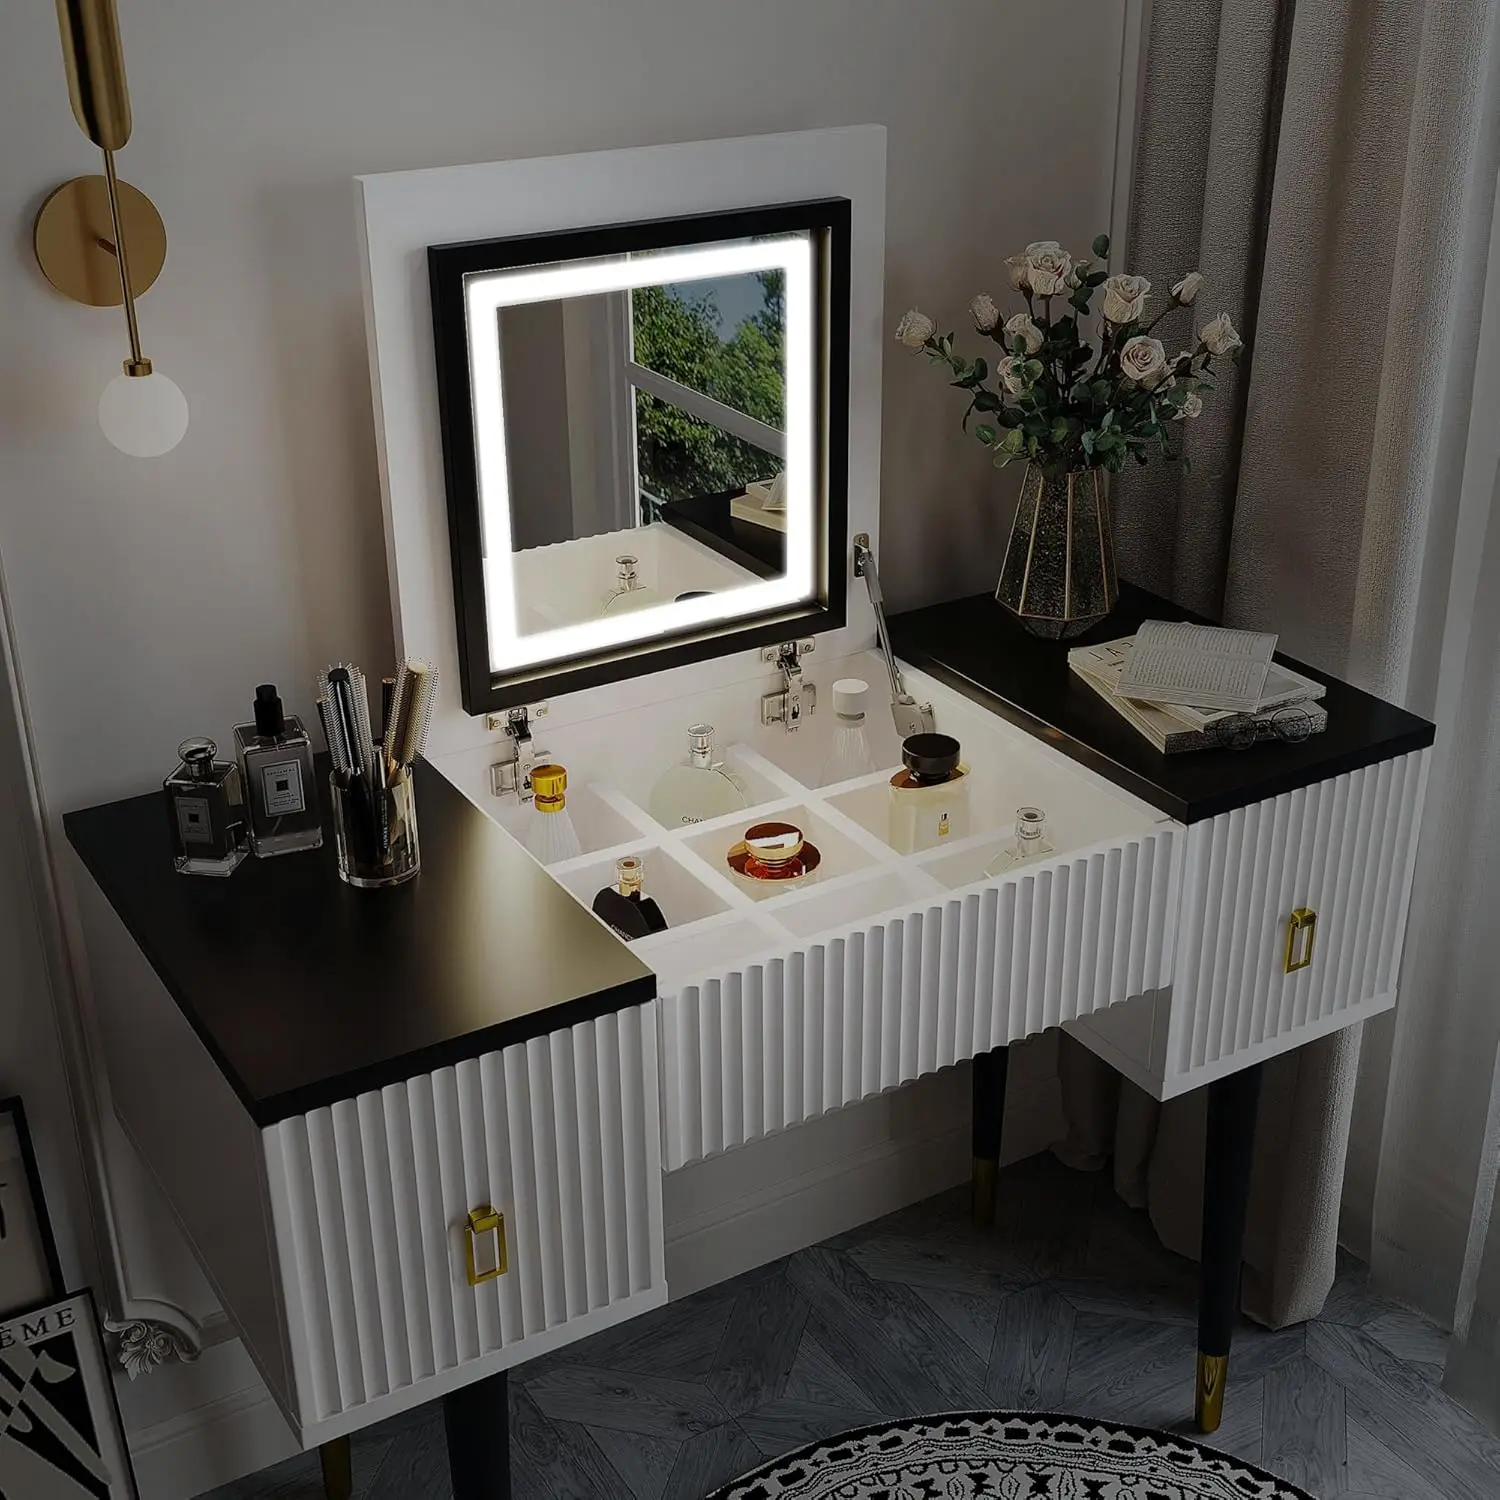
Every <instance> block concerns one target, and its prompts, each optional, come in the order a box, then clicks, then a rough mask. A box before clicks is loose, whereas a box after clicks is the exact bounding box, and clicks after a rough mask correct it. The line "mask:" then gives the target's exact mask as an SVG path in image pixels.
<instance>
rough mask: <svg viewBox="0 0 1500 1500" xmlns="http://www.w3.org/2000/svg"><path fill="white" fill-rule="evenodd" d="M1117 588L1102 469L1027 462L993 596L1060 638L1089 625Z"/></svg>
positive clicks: (1038, 629)
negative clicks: (1050, 466)
mask: <svg viewBox="0 0 1500 1500" xmlns="http://www.w3.org/2000/svg"><path fill="white" fill-rule="evenodd" d="M1119 594H1120V589H1119V584H1118V583H1117V582H1116V580H1115V547H1114V539H1113V537H1112V536H1111V534H1110V527H1109V502H1108V499H1107V498H1106V496H1105V490H1104V477H1103V475H1102V473H1101V472H1100V471H1099V470H1098V469H1075V470H1073V471H1072V472H1071V473H1069V472H1064V471H1062V470H1048V469H1044V468H1042V467H1041V465H1039V464H1028V465H1027V468H1026V475H1025V477H1024V478H1023V479H1022V481H1021V499H1020V503H1019V504H1018V505H1017V506H1016V519H1015V521H1014V523H1013V524H1012V526H1011V531H1010V541H1009V543H1008V544H1007V545H1006V548H1005V561H1004V562H1003V563H1002V564H1001V566H1000V584H999V586H998V587H997V588H996V590H995V598H996V600H997V601H998V602H999V603H1001V604H1003V605H1004V606H1005V607H1006V609H1008V610H1009V611H1010V612H1011V613H1012V614H1013V615H1015V616H1016V618H1017V619H1018V620H1020V622H1021V623H1022V624H1023V625H1024V626H1025V627H1026V628H1027V630H1029V631H1031V633H1032V634H1033V635H1039V636H1044V637H1046V638H1047V639H1048V640H1053V641H1060V640H1065V639H1067V638H1068V637H1070V636H1075V635H1082V634H1083V632H1084V631H1085V630H1088V629H1089V628H1090V627H1091V626H1094V625H1097V624H1098V623H1099V621H1100V620H1102V619H1103V618H1104V617H1105V616H1106V615H1107V614H1108V613H1109V612H1110V611H1111V610H1112V609H1113V608H1114V607H1115V603H1116V601H1117V600H1118V598H1119Z"/></svg>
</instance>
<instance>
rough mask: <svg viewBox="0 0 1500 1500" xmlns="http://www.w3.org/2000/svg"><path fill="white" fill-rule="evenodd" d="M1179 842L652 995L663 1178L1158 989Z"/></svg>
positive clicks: (846, 932)
mask: <svg viewBox="0 0 1500 1500" xmlns="http://www.w3.org/2000/svg"><path fill="white" fill-rule="evenodd" d="M1180 838H1181V830H1180V829H1177V828H1175V826H1174V825H1170V824H1166V825H1161V826H1159V827H1158V828H1157V829H1156V830H1155V831H1154V832H1151V833H1147V834H1142V835H1140V836H1138V837H1135V838H1126V839H1120V840H1118V841H1116V842H1114V843H1111V844H1110V845H1109V846H1107V847H1104V848H1098V849H1095V850H1093V851H1090V852H1087V853H1085V854H1080V855H1078V856H1076V857H1073V858H1060V859H1054V860H1051V861H1047V862H1045V863H1043V864H1041V865H1038V866H1036V867H1032V868H1028V869H1027V871H1026V873H1024V874H1016V875H1011V876H1009V877H1006V878H1003V879H996V880H983V881H979V882H976V883H972V884H970V885H969V886H967V887H966V888H965V889H963V890H961V891H959V892H956V893H955V894H953V895H951V896H948V897H947V898H945V899H938V900H931V901H926V902H919V903H911V902H908V903H906V907H905V909H904V910H903V909H898V910H895V911H893V912H891V913H890V914H889V915H884V916H882V917H880V918H879V919H878V920H876V921H873V922H868V923H864V924H857V925H850V926H847V927H845V928H844V929H843V930H840V931H837V932H832V933H829V934H826V935H824V936H822V937H820V938H818V939H816V940H814V941H809V942H807V943H805V944H800V945H792V946H789V947H788V948H787V949H786V951H784V952H778V953H775V954H773V955H769V956H767V957H765V958H763V959H761V960H760V961H757V962H750V963H746V964H744V965H742V966H740V967H737V968H734V969H731V970H729V971H728V972H726V973H723V974H720V975H717V976H715V977H713V978H708V979H704V980H702V981H700V982H697V983H692V984H688V985H686V986H684V987H683V988H681V989H680V990H678V991H677V992H676V993H674V994H669V995H666V996H664V997H663V998H662V1000H661V1001H660V1007H661V1018H662V1059H663V1100H662V1106H663V1131H664V1154H665V1165H666V1167H667V1170H669V1171H670V1170H673V1169H675V1168H677V1167H680V1166H683V1165H685V1164H686V1163H688V1162H691V1161H695V1160H697V1159H699V1158H701V1157H705V1156H712V1155H714V1154H716V1153H718V1152H721V1151H725V1150H728V1149H729V1148H730V1147H733V1146H740V1145H744V1144H745V1143H746V1142H747V1141H751V1140H755V1139H756V1138H757V1137H759V1136H763V1135H767V1134H769V1133H771V1132H773V1131H777V1130H782V1129H785V1128H786V1127H787V1126H790V1125H798V1124H801V1123H803V1122H804V1121H807V1120H811V1119H815V1118H816V1117H817V1116H819V1115H821V1114H824V1113H826V1112H827V1111H828V1110H831V1109H837V1108H839V1107H840V1106H842V1105H845V1104H852V1103H854V1102H856V1101H857V1100H860V1099H865V1098H868V1097H869V1096H871V1095H872V1094H878V1093H882V1092H884V1091H885V1090H887V1089H893V1088H896V1087H899V1086H900V1085H901V1084H904V1083H909V1082H910V1081H911V1080H912V1079H914V1078H918V1077H920V1076H922V1075H923V1074H925V1073H932V1072H935V1071H937V1070H938V1069H939V1068H945V1067H948V1066H950V1065H951V1064H953V1063H956V1062H960V1061H962V1060H964V1059H966V1058H969V1057H972V1056H973V1055H974V1054H975V1053H976V1052H983V1051H987V1050H988V1049H990V1048H992V1047H997V1046H1000V1045H1001V1044H1003V1043H1007V1042H1013V1041H1019V1040H1020V1039H1021V1038H1022V1037H1025V1036H1029V1035H1031V1034H1032V1033H1033V1032H1037V1031H1041V1030H1044V1029H1045V1028H1047V1027H1049V1026H1056V1025H1058V1024H1060V1023H1061V1022H1064V1021H1068V1020H1072V1019H1073V1018H1075V1017H1077V1016H1080V1015H1084V1014H1087V1013H1089V1012H1091V1011H1094V1010H1097V1009H1100V1008H1102V1007H1104V1006H1108V1005H1113V1004H1115V1003H1116V1002H1118V1001H1122V1000H1124V999H1125V998H1126V997H1127V996H1129V995H1135V994H1140V993H1141V992H1143V991H1145V990H1150V989H1152V988H1154V987H1155V986H1157V985H1159V984H1161V983H1163V982H1164V978H1165V974H1166V972H1167V967H1168V965H1169V964H1170V962H1171V928H1172V914H1173V912H1174V910H1175V905H1176V872H1175V867H1174V848H1175V847H1176V845H1177V843H1178V841H1179V840H1180ZM955 878H956V877H955ZM895 889H896V888H895V887H894V885H893V883H892V882H886V883H884V884H883V885H881V886H879V887H877V888H875V889H873V890H871V892H870V893H869V896H868V899H869V900H870V901H872V902H874V901H879V900H880V899H881V898H882V893H883V894H884V895H885V896H886V897H887V904H888V905H889V904H890V902H889V899H888V898H889V896H890V895H891V894H893V893H894V890H895Z"/></svg>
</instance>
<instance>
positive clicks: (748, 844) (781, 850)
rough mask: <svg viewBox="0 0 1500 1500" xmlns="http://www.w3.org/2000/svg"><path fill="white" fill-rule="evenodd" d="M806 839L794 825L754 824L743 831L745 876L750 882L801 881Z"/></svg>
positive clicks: (803, 871)
mask: <svg viewBox="0 0 1500 1500" xmlns="http://www.w3.org/2000/svg"><path fill="white" fill-rule="evenodd" d="M806 847H807V840H806V839H805V838H803V836H802V830H801V829H800V828H798V827H797V826H796V825H795V824H794V823H757V824H756V825H755V827H754V828H747V829H746V830H745V867H744V872H743V873H744V874H745V875H746V876H748V877H749V878H750V879H751V880H801V879H802V877H803V876H804V875H806V874H807V863H806V861H805V860H804V859H803V857H802V852H803V850H804V849H805V848H806Z"/></svg>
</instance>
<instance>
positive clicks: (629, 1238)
mask: <svg viewBox="0 0 1500 1500" xmlns="http://www.w3.org/2000/svg"><path fill="white" fill-rule="evenodd" d="M656 1024H657V1023H656V1016H655V1006H654V1005H646V1006H641V1007H637V1008H633V1009H629V1010H624V1011H621V1012H619V1013H618V1014H615V1015H609V1016H604V1017H601V1018H600V1019H599V1020H596V1021H589V1022H584V1023H582V1024H580V1025H577V1026H574V1027H572V1028H571V1029H568V1030H562V1031H556V1032H553V1033H552V1034H550V1035H548V1036H544V1037H539V1038H536V1039H535V1040H533V1041H530V1042H527V1043H525V1044H524V1045H518V1046H514V1047H507V1048H505V1049H504V1050H503V1051H499V1052H491V1053H486V1054H485V1055H484V1056H482V1057H479V1058H475V1059H473V1060H471V1061H467V1062H463V1063H460V1064H458V1065H457V1066H456V1067H451V1068H441V1069H439V1070H438V1071H436V1072H433V1073H427V1074H422V1075H419V1076H417V1077H414V1078H411V1079H408V1080H407V1081H406V1082H404V1083H399V1084H394V1085H392V1086H391V1087H389V1088H385V1089H382V1090H380V1091H378V1092H372V1093H367V1094H362V1095H360V1096H359V1097H357V1098H353V1099H349V1100H347V1101H344V1102H342V1103H340V1104H336V1105H334V1106H333V1107H332V1108H331V1109H319V1110H314V1111H312V1112H311V1113H310V1114H306V1115H301V1116H297V1117H295V1118H293V1119H290V1120H287V1121H284V1122H283V1123H282V1124H280V1125H276V1126H273V1127H272V1128H271V1129H269V1130H267V1131H266V1132H265V1136H264V1138H265V1148H266V1157H267V1168H268V1181H269V1183H270V1185H271V1196H272V1208H273V1213H274V1215H275V1218H276V1224H277V1237H278V1241H279V1244H280V1248H281V1253H282V1264H283V1280H284V1285H285V1289H286V1301H287V1323H288V1327H289V1330H290V1332H291V1336H292V1344H293V1356H294V1363H295V1365H296V1374H297V1385H298V1400H299V1404H300V1406H301V1409H302V1416H303V1421H304V1423H308V1424H310V1423H315V1422H321V1421H326V1420H328V1419H330V1418H333V1417H336V1416H337V1415H338V1414H340V1413H342V1412H346V1411H349V1410H350V1409H351V1408H355V1407H359V1406H362V1405H365V1404H366V1403H369V1402H372V1401H377V1400H379V1399H380V1398H382V1397H385V1396H387V1395H391V1394H393V1393H396V1392H400V1391H403V1390H405V1389H407V1388H409V1387H412V1386H414V1385H417V1384H419V1383H420V1382H422V1381H424V1380H426V1379H429V1378H431V1377H433V1376H435V1375H438V1374H440V1373H441V1372H443V1371H447V1370H451V1369H453V1368H455V1367H456V1366H459V1365H463V1364H465V1363H468V1362H470V1361H474V1360H478V1359H481V1358H484V1357H485V1356H488V1355H494V1354H495V1353H496V1352H497V1351H501V1350H508V1349H511V1348H512V1347H513V1346H518V1345H524V1344H525V1343H526V1342H527V1341H528V1340H532V1339H534V1338H536V1337H537V1336H538V1335H542V1334H544V1333H548V1332H549V1331H551V1330H556V1329H557V1328H558V1327H559V1326H560V1325H564V1324H566V1323H568V1322H570V1321H572V1320H575V1319H580V1318H585V1317H589V1316H590V1315H592V1314H598V1313H599V1312H600V1311H601V1310H604V1309H608V1308H610V1307H611V1306H613V1305H616V1304H620V1303H623V1302H625V1301H627V1300H628V1299H630V1298H631V1297H633V1296H637V1295H638V1294H640V1293H643V1292H647V1291H649V1290H651V1289H653V1288H660V1289H662V1291H663V1294H664V1288H665V1272H664V1267H663V1252H662V1218H661V1153H660V1137H659V1133H658V1124H657V1109H658V1088H657V1046H656ZM484 1203H489V1204H493V1205H494V1206H495V1207H496V1208H498V1209H500V1210H501V1211H502V1212H503V1213H504V1215H505V1227H506V1236H507V1242H508V1246H509V1270H508V1271H507V1272H506V1274H505V1275H503V1276H501V1277H499V1278H498V1279H496V1280H493V1281H489V1282H485V1283H483V1284H481V1285H480V1286H477V1287H471V1286H470V1285H469V1284H468V1277H467V1266H466V1259H465V1235H464V1224H465V1221H466V1218H467V1215H468V1213H469V1211H470V1209H472V1208H474V1207H476V1206H478V1205H479V1204H484ZM594 1321H597V1319H595V1320H594ZM555 1341H556V1340H555V1338H554V1339H550V1340H549V1343H550V1342H555ZM518 1357H525V1354H524V1351H523V1352H521V1353H519V1355H518ZM511 1362H513V1361H511Z"/></svg>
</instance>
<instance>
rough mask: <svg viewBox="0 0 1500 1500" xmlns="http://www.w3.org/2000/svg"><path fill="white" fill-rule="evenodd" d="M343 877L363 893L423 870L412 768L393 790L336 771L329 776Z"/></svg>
mask: <svg viewBox="0 0 1500 1500" xmlns="http://www.w3.org/2000/svg"><path fill="white" fill-rule="evenodd" d="M329 789H330V796H331V797H332V799H333V829H334V834H335V836H336V838H337V840H338V849H339V876H340V878H341V879H342V880H344V881H345V882H347V883H348V884H349V885H353V886H358V887H359V888H360V889H361V890H365V891H371V890H379V889H381V888H382V887H384V886H388V885H400V884H401V883H402V882H403V881H407V880H410V879H411V878H412V876H413V875H415V874H416V873H417V871H418V870H420V869H421V867H422V849H421V845H420V844H419V842H418V840H417V794H416V785H415V783H414V781H413V780H412V774H411V771H410V769H407V770H405V771H403V772H402V773H401V775H400V776H399V778H397V779H396V780H395V781H393V782H392V783H391V784H390V785H388V786H382V787H375V788H372V787H371V786H370V784H369V782H368V781H366V780H365V779H364V778H363V777H359V776H356V777H353V778H350V777H348V776H347V775H346V774H345V773H343V772H340V771H335V772H334V773H333V774H332V775H331V776H330V777H329Z"/></svg>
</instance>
